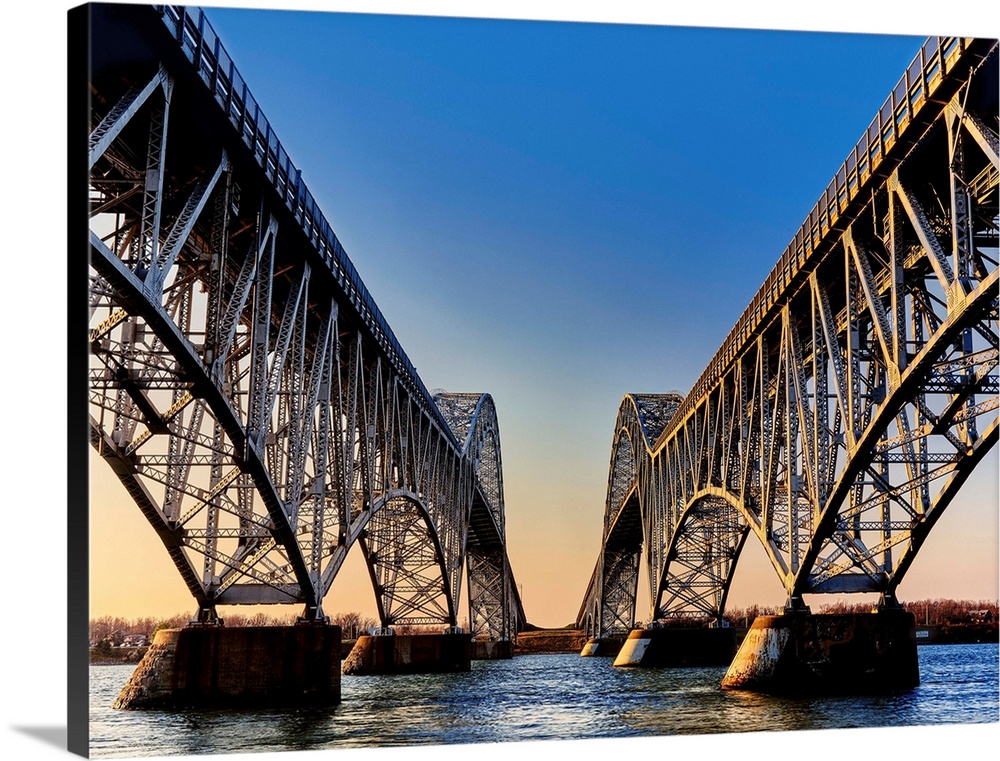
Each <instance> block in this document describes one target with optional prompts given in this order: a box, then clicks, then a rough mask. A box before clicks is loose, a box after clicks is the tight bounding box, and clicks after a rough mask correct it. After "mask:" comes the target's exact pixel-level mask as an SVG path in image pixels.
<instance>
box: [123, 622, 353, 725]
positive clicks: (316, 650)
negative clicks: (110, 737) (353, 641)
mask: <svg viewBox="0 0 1000 761" xmlns="http://www.w3.org/2000/svg"><path fill="white" fill-rule="evenodd" d="M339 702H340V627H339V626H328V625H325V624H304V625H300V626H248V627H233V628H228V629H227V628H226V627H224V626H190V627H186V628H184V629H163V630H161V631H158V632H156V635H155V637H154V638H153V644H152V645H151V646H150V648H149V650H148V651H146V655H145V656H143V659H142V660H141V661H140V662H139V665H138V666H137V667H136V669H135V671H134V672H133V673H132V676H131V678H130V679H129V681H128V683H127V684H126V685H125V687H124V688H123V689H122V691H121V693H120V694H119V695H118V699H117V700H116V701H115V703H114V707H115V708H122V709H147V708H148V709H175V708H276V707H279V706H322V705H332V704H335V703H339Z"/></svg>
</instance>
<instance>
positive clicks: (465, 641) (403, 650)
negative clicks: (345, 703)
mask: <svg viewBox="0 0 1000 761" xmlns="http://www.w3.org/2000/svg"><path fill="white" fill-rule="evenodd" d="M471 668H472V635H471V634H390V635H375V636H369V635H364V636H361V637H358V641H357V642H356V643H355V645H354V649H352V650H351V652H350V654H349V655H348V656H347V659H346V660H345V661H344V665H343V673H345V674H352V675H372V674H442V673H447V672H451V671H469V670H470V669H471Z"/></svg>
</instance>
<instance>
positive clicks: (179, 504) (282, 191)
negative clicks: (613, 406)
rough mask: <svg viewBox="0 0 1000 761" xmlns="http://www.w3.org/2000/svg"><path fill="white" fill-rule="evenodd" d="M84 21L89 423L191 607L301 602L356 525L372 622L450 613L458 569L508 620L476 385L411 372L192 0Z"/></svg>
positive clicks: (498, 521) (500, 621) (489, 426)
mask: <svg viewBox="0 0 1000 761" xmlns="http://www.w3.org/2000/svg"><path fill="white" fill-rule="evenodd" d="M92 36H93V40H94V44H93V49H94V53H93V60H94V65H93V73H92V77H91V82H90V85H91V92H92V113H93V115H94V122H93V123H92V125H91V132H90V160H89V166H90V172H89V189H88V190H89V204H90V231H89V242H88V243H87V244H85V245H86V246H87V254H88V256H89V261H90V266H91V279H90V291H89V296H90V324H89V326H88V340H89V345H90V348H91V352H90V357H91V359H90V367H89V375H90V387H89V407H90V433H91V443H92V445H93V447H94V448H95V450H96V451H97V453H98V454H99V455H100V457H101V458H102V459H103V460H104V461H105V462H106V463H107V464H108V465H109V466H110V468H111V469H112V471H113V472H114V474H115V475H116V476H117V477H118V479H119V480H120V482H121V483H122V484H123V486H124V487H125V489H126V491H127V492H128V494H129V495H130V496H131V498H132V499H133V501H134V502H135V504H136V506H137V507H138V508H139V510H140V511H141V512H142V513H143V515H144V516H145V517H146V519H147V520H148V521H149V523H150V525H151V526H152V527H153V529H154V530H155V531H156V533H157V535H158V536H159V538H160V539H161V541H162V542H163V545H164V547H165V549H166V550H167V552H168V553H169V555H170V557H171V559H172V560H173V563H174V565H175V566H176V568H177V570H178V571H179V573H180V575H181V578H182V579H183V581H184V583H185V584H186V585H187V588H188V589H189V591H190V592H191V594H192V596H193V597H194V599H195V601H196V602H197V605H198V608H199V611H200V613H199V618H200V619H202V620H204V621H214V620H216V615H217V614H216V607H217V606H218V605H229V604H269V603H295V604H301V605H302V606H303V611H304V612H303V617H304V618H306V619H322V618H323V615H324V614H323V601H324V599H325V597H326V595H327V594H328V592H329V590H330V587H331V584H332V583H333V580H334V577H335V576H336V575H337V572H338V571H339V569H340V568H341V567H342V564H343V562H344V559H345V557H346V556H347V553H348V552H349V551H350V550H351V549H352V548H353V547H354V546H358V547H360V552H362V554H363V555H364V558H365V561H366V563H367V565H368V568H369V572H370V575H371V579H372V584H373V588H374V591H375V597H376V601H377V605H378V610H379V615H380V617H381V620H382V625H383V626H391V625H393V624H443V625H445V626H449V627H456V626H457V625H458V623H459V600H460V599H461V592H462V583H463V577H464V576H467V577H468V580H469V594H468V596H469V622H470V626H471V628H472V629H473V631H474V632H475V633H476V634H478V635H479V636H482V637H490V638H494V639H509V638H511V637H512V635H513V634H514V633H516V631H517V630H518V629H519V627H522V626H523V625H524V613H523V610H522V609H521V606H520V601H519V599H518V597H517V596H516V594H514V592H513V590H514V589H515V587H516V585H515V584H514V582H513V575H512V572H511V569H510V565H509V563H508V561H507V553H506V536H505V529H504V502H503V484H502V478H501V472H502V471H501V461H500V435H499V427H498V424H497V419H496V410H495V407H494V404H493V400H492V399H491V398H490V397H489V396H488V395H483V394H471V395H456V394H446V393H440V394H438V395H436V396H432V395H431V393H430V392H429V391H428V390H427V389H426V388H425V387H424V385H423V383H422V382H421V380H420V378H419V376H418V375H417V374H416V371H415V369H414V368H413V366H412V364H411V363H410V361H409V360H408V359H407V357H406V355H405V353H404V352H403V350H402V348H401V347H400V346H399V344H398V342H397V341H396V339H395V337H394V336H393V334H392V331H391V330H390V328H389V326H388V325H387V324H386V322H385V319H384V318H383V317H382V315H381V313H380V312H379V309H378V307H377V305H376V304H375V302H374V301H373V300H372V298H371V296H370V295H369V293H368V292H367V290H366V289H365V286H364V284H363V283H362V281H361V278H360V277H359V276H358V274H357V272H356V271H355V270H354V267H353V266H352V264H351V262H350V260H349V259H348V258H347V255H346V254H345V253H344V251H343V248H342V247H341V245H340V243H339V241H338V240H337V238H336V236H335V235H334V233H333V231H332V230H331V229H330V226H329V224H328V223H327V222H326V220H325V219H324V218H323V216H322V214H321V212H320V211H319V209H318V208H317V207H316V204H315V202H314V200H313V199H312V197H311V196H310V194H309V191H308V189H307V188H306V187H305V185H304V184H303V183H302V181H301V176H300V172H299V171H298V170H297V169H296V168H295V167H294V166H293V165H292V163H291V161H290V160H289V159H288V157H287V155H286V154H285V153H284V151H283V149H282V148H281V144H280V143H279V142H278V140H277V138H276V137H275V136H274V133H273V132H272V131H271V129H270V126H269V125H268V123H267V121H266V120H265V118H264V117H263V115H262V114H261V112H260V110H259V108H258V107H257V105H256V103H255V102H254V101H253V98H252V96H251V94H250V93H249V92H248V90H247V87H246V85H245V83H244V82H243V81H242V80H241V79H240V76H239V73H238V72H237V71H236V69H235V67H234V66H233V64H232V62H231V61H230V59H229V58H228V56H227V54H226V52H225V50H224V49H223V48H222V46H221V44H220V43H219V40H218V38H217V36H216V35H215V33H214V32H213V30H212V29H211V27H210V26H209V25H208V23H207V21H206V20H205V18H204V16H203V14H202V13H201V12H200V11H197V10H191V9H185V8H179V7H170V6H155V7H137V6H98V7H95V8H94V10H93V31H92ZM112 42H113V43H114V44H112ZM82 253H83V252H82V251H81V254H82Z"/></svg>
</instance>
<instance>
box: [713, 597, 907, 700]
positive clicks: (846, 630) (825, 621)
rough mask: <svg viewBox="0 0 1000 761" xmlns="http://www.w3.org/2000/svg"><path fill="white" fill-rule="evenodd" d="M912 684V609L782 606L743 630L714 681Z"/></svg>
mask: <svg viewBox="0 0 1000 761" xmlns="http://www.w3.org/2000/svg"><path fill="white" fill-rule="evenodd" d="M918 684H920V674H919V668H918V665H917V637H916V627H915V625H914V620H913V614H911V613H907V612H906V611H903V610H900V609H886V610H881V611H879V612H877V613H862V614H832V613H819V614H811V613H788V614H785V615H780V616H761V617H759V618H757V619H756V620H755V621H754V622H753V626H751V628H750V631H748V632H747V636H746V638H745V639H744V640H743V644H742V645H741V647H740V649H739V652H738V653H737V654H736V658H735V659H734V660H733V662H732V664H731V665H730V667H729V671H728V672H726V676H725V677H724V678H723V680H722V689H729V690H750V691H754V692H767V693H775V694H838V693H839V694H844V693H856V694H865V693H869V694H870V693H891V692H902V691H905V690H911V689H913V688H914V687H916V686H917V685H918Z"/></svg>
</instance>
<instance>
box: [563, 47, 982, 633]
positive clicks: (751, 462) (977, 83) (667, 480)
mask: <svg viewBox="0 0 1000 761" xmlns="http://www.w3.org/2000/svg"><path fill="white" fill-rule="evenodd" d="M997 71H998V65H997V43H996V41H995V40H984V39H971V38H938V37H935V38H930V39H928V40H927V41H926V43H925V44H924V45H923V47H922V48H921V50H920V53H919V54H918V55H917V56H916V58H915V59H914V61H913V63H912V64H911V66H910V67H908V69H907V71H906V72H905V73H904V75H903V77H902V79H901V80H900V82H899V84H898V86H897V87H896V88H894V90H893V91H892V93H891V94H890V95H889V97H888V98H887V100H886V102H885V105H884V106H883V108H882V109H880V111H879V113H878V114H876V116H875V118H874V119H873V121H872V122H871V124H870V125H869V127H868V129H867V130H865V132H864V133H863V135H862V138H861V140H860V141H859V142H858V144H857V146H856V147H855V148H854V150H853V151H852V152H851V154H850V155H849V156H848V158H847V159H846V160H845V162H844V163H843V165H842V166H841V167H840V168H839V169H838V171H837V172H836V174H835V176H834V179H833V181H832V182H831V183H830V185H829V187H828V189H827V190H826V192H825V193H824V194H823V196H822V197H821V198H820V200H819V202H818V203H817V204H816V206H815V208H814V209H813V211H812V212H811V213H810V215H809V217H808V218H807V219H806V221H805V222H804V223H803V225H802V227H801V229H800V230H799V232H798V233H797V234H796V236H795V238H794V239H793V241H792V242H791V243H790V244H789V247H788V248H787V250H786V251H785V252H784V253H783V254H782V256H781V258H780V260H779V261H778V263H777V265H775V268H774V269H773V270H772V272H771V273H770V275H769V276H768V277H767V279H766V280H765V282H764V284H763V286H762V287H761V289H760V291H759V292H758V293H757V295H756V296H755V297H754V299H753V300H752V302H751V303H750V305H749V306H748V307H747V309H746V310H745V312H744V313H743V316H742V317H741V318H740V320H739V321H738V322H737V324H736V325H735V326H734V328H733V329H732V331H731V332H730V334H729V336H728V338H727V339H726V341H725V342H724V343H723V345H722V347H720V349H719V350H718V352H717V353H716V355H715V357H714V358H713V359H712V361H711V363H710V364H709V366H708V367H707V368H706V370H705V371H704V373H703V374H702V376H701V377H700V378H699V379H698V381H697V382H696V383H695V385H694V387H693V389H692V390H691V392H690V393H689V394H688V395H687V396H686V397H685V398H683V399H682V400H678V401H677V403H676V404H675V405H674V407H673V410H672V412H671V415H670V416H669V420H667V421H666V422H665V423H664V425H663V426H662V427H661V429H660V430H659V431H657V432H656V433H655V434H654V435H647V434H648V430H646V429H644V427H643V425H642V420H643V417H644V414H643V410H644V408H646V407H648V406H649V400H650V399H651V398H656V397H651V396H649V395H638V394H633V395H629V396H626V397H625V398H624V399H623V401H622V403H621V407H620V409H619V416H618V422H617V423H616V427H615V434H614V439H613V447H612V455H611V471H610V476H609V482H608V496H607V500H606V506H605V525H604V533H603V541H602V552H601V556H600V557H599V559H598V562H597V566H596V568H595V571H594V573H593V576H592V577H591V582H590V586H589V588H588V590H587V593H586V595H585V598H584V601H583V604H582V606H581V609H580V614H579V617H578V622H577V624H578V626H581V627H583V628H586V629H587V631H588V633H590V634H591V636H593V637H595V638H601V637H612V636H620V635H621V633H622V631H623V630H624V629H628V628H631V627H632V626H634V625H635V624H636V622H635V589H636V585H635V580H637V578H638V562H637V561H638V558H639V557H640V554H641V553H642V552H645V557H646V559H647V561H648V563H649V569H650V573H649V580H648V581H649V586H648V589H649V596H650V600H651V608H650V610H649V611H648V619H647V622H648V623H647V625H648V626H650V627H657V626H659V627H663V626H668V625H671V624H678V623H683V622H687V623H688V624H689V625H701V626H704V625H715V626H718V625H720V624H723V623H724V614H725V605H726V598H727V594H728V589H729V585H730V582H731V579H732V575H733V572H734V570H735V568H736V565H737V561H738V559H739V556H740V552H741V550H742V548H743V546H744V544H745V542H746V541H747V540H750V541H754V540H756V541H759V542H760V543H761V545H762V546H763V548H764V551H765V552H766V554H767V557H768V559H769V560H770V562H771V565H772V566H773V568H774V571H775V573H776V574H777V575H778V577H779V579H780V580H781V582H782V584H783V586H784V587H785V589H786V591H787V595H788V597H787V606H786V609H787V611H788V612H789V613H804V612H806V611H807V607H806V606H805V603H804V601H803V595H816V594H824V593H853V592H859V593H860V592H868V593H877V594H879V595H880V599H881V604H880V605H881V607H882V608H885V609H894V608H895V607H896V606H897V605H898V603H897V602H896V589H897V587H898V586H899V583H900V581H901V580H902V579H903V577H904V575H905V574H906V571H907V570H908V569H909V567H910V566H911V564H912V562H913V559H914V557H915V556H916V554H917V552H918V551H919V549H920V547H921V546H922V544H923V542H924V541H925V539H926V537H927V535H928V532H929V531H930V530H931V528H932V527H933V526H934V524H935V523H936V521H937V520H938V518H939V517H940V515H941V514H942V512H943V511H944V510H945V509H946V508H947V507H948V506H949V505H950V504H951V503H952V501H953V500H954V498H955V496H956V494H958V492H959V490H960V488H961V486H962V485H963V484H964V483H965V481H966V480H967V479H968V477H969V475H970V473H971V472H972V471H973V470H974V469H975V467H976V466H977V465H978V464H979V463H980V462H982V460H983V458H984V457H985V456H986V454H987V453H988V452H989V451H990V450H991V449H992V447H993V445H994V444H995V443H996V440H997V425H998V416H997V408H998V406H1000V396H998V391H1000V381H998V375H997V365H998V333H997V317H998V293H997V290H998V284H997V261H998V258H1000V257H998V233H1000V216H998V209H997V202H998V189H997V187H998V176H1000V160H998V148H997V145H998V129H1000V128H998V116H997V114H998V107H997V91H998V77H997ZM623 440H627V446H623V443H622V442H623ZM636 526H640V527H641V536H640V535H639V534H638V533H637V531H636ZM751 536H752V537H754V539H750V537H751ZM625 558H627V559H628V562H625ZM626 576H627V577H628V579H627V581H626V580H625V577H626Z"/></svg>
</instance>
